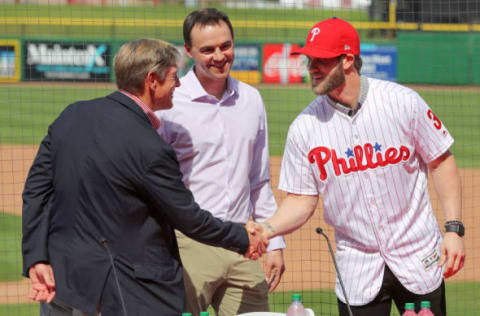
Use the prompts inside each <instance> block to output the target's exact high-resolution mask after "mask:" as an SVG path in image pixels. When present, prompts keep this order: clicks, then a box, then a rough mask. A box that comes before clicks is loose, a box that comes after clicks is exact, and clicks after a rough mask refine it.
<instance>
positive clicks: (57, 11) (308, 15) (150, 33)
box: [0, 4, 380, 42]
mask: <svg viewBox="0 0 480 316" xmlns="http://www.w3.org/2000/svg"><path fill="white" fill-rule="evenodd" d="M193 10H194V9H193V8H185V7H184V6H180V5H179V6H171V5H170V6H168V5H166V6H156V7H121V6H105V7H100V6H67V5H48V6H47V5H33V4H32V5H27V4H16V5H11V4H3V5H0V19H1V18H2V17H18V18H23V17H34V18H36V17H48V18H57V17H62V18H72V19H79V18H80V19H87V20H88V19H115V20H120V19H133V20H135V23H134V24H133V25H128V26H111V25H99V26H69V25H66V26H59V25H53V24H52V25H35V24H31V25H9V24H6V25H2V27H1V28H0V37H5V36H6V37H8V38H12V37H13V38H15V37H36V38H45V37H47V38H71V39H85V38H89V39H132V38H138V37H155V38H162V39H165V40H170V41H182V38H183V37H182V28H181V25H182V23H183V20H184V19H185V17H186V16H187V14H188V13H190V12H191V11H193ZM221 10H223V11H225V12H226V13H227V14H228V15H229V17H230V19H231V20H232V23H233V24H234V27H235V36H236V39H237V40H239V41H250V42H251V41H264V40H268V41H281V42H284V41H293V42H303V41H304V38H305V34H306V31H307V30H308V29H309V27H310V26H308V27H293V28H292V27H284V26H279V27H273V28H264V27H260V26H258V27H256V26H255V23H256V22H257V21H294V22H298V21H302V22H304V21H307V22H311V25H313V24H314V23H315V22H317V21H320V20H322V19H324V18H328V17H332V16H338V17H341V18H344V19H347V20H350V21H366V20H367V19H368V15H367V11H366V10H363V11H362V10H320V9H288V10H287V9H283V10H282V9H228V8H221ZM162 20H168V21H170V25H167V26H165V25H162V26H154V27H152V26H151V25H149V24H148V22H149V21H162ZM239 21H249V22H251V24H250V25H249V26H248V27H245V26H244V25H243V24H238V25H237V22H239ZM309 25H310V24H309ZM361 33H362V34H361V35H363V34H367V33H366V32H363V31H362V32H361ZM379 40H380V39H379Z"/></svg>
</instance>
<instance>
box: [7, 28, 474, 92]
mask: <svg viewBox="0 0 480 316" xmlns="http://www.w3.org/2000/svg"><path fill="white" fill-rule="evenodd" d="M122 43H123V41H122V40H98V39H95V40H93V39H92V40H90V39H84V40H78V39H77V40H69V39H67V40H51V39H37V38H32V39H29V38H24V39H8V40H7V39H4V40H2V39H0V82H18V81H93V82H113V81H114V79H115V78H114V74H113V67H112V65H113V56H114V55H115V53H116V52H117V50H118V48H119V47H120V45H121V44H122ZM174 44H175V45H176V46H177V48H179V50H180V51H181V53H182V54H181V55H182V58H181V68H182V69H181V71H180V75H182V74H183V73H185V72H186V71H187V70H188V69H189V67H190V66H191V64H192V63H191V60H189V58H188V57H187V56H186V54H185V52H184V50H183V46H182V44H181V43H174ZM300 45H302V44H301V43H246V42H236V46H235V55H236V59H235V63H234V65H233V68H232V75H233V76H234V77H236V78H238V79H240V80H242V81H245V82H248V83H250V84H259V83H279V84H294V83H305V82H308V80H309V78H308V72H307V71H306V67H305V65H306V58H305V57H303V56H290V52H291V50H292V49H294V48H298V47H299V46H300ZM360 50H361V56H362V58H363V60H364V66H363V68H362V73H363V74H365V75H367V76H370V77H375V78H379V79H386V80H392V81H398V82H400V83H408V84H435V85H479V84H480V60H479V59H478V58H475V56H474V54H475V53H476V52H478V51H480V34H479V33H475V32H472V33H428V32H409V31H408V32H407V31H400V32H399V33H398V34H397V38H396V40H395V41H394V42H392V43H389V44H385V43H381V44H376V43H362V45H361V49H360Z"/></svg>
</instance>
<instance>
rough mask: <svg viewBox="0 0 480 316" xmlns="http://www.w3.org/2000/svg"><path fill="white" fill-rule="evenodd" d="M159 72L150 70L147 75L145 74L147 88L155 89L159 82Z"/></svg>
mask: <svg viewBox="0 0 480 316" xmlns="http://www.w3.org/2000/svg"><path fill="white" fill-rule="evenodd" d="M157 77H158V76H157V74H156V73H154V72H153V71H149V72H148V73H147V75H146V76H145V82H144V84H145V89H148V90H154V89H155V87H156V85H157V84H158V83H157Z"/></svg>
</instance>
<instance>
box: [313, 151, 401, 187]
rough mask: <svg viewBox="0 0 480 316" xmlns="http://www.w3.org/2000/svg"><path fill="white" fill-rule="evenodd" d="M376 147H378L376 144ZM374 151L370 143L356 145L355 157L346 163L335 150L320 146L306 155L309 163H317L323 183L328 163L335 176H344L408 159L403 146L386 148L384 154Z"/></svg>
mask: <svg viewBox="0 0 480 316" xmlns="http://www.w3.org/2000/svg"><path fill="white" fill-rule="evenodd" d="M376 146H378V144H377V145H376ZM374 151H377V150H376V148H375V150H374V146H373V145H372V144H370V143H366V144H365V145H363V147H362V146H360V145H357V146H355V147H353V154H354V156H355V157H350V158H348V163H347V161H346V160H345V159H344V158H338V156H337V152H336V151H335V149H329V148H327V147H323V146H320V147H315V148H314V149H312V150H311V151H310V152H309V153H308V160H309V161H310V163H314V162H316V163H317V166H318V169H319V170H320V179H321V180H322V181H323V180H325V179H326V178H327V177H328V175H327V170H326V169H325V166H326V164H327V163H328V162H329V161H331V163H332V164H333V170H335V175H336V176H339V175H340V174H342V172H343V173H344V174H349V173H350V172H357V171H363V170H366V169H375V168H377V167H384V166H386V165H394V164H397V163H399V162H400V161H402V160H407V159H408V158H409V157H410V150H409V149H408V148H407V147H405V146H400V148H399V149H397V148H395V147H390V148H387V150H385V154H382V152H381V151H377V152H376V153H375V152H374ZM349 156H353V155H349ZM364 157H365V160H364ZM340 167H341V170H340Z"/></svg>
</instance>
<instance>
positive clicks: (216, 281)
mask: <svg viewBox="0 0 480 316" xmlns="http://www.w3.org/2000/svg"><path fill="white" fill-rule="evenodd" d="M177 240H178V247H179V249H180V256H181V258H182V263H183V267H184V273H183V276H184V283H185V291H186V300H187V311H188V312H190V313H192V315H193V316H198V315H199V314H200V312H201V311H206V310H207V308H208V306H209V305H212V306H213V308H214V309H215V311H216V313H217V315H218V316H232V315H237V314H240V313H248V312H259V311H268V310H269V307H268V286H267V283H266V281H265V274H264V272H263V269H262V267H261V265H260V262H259V261H252V260H249V259H246V258H244V257H242V256H241V255H239V254H237V253H234V252H232V251H229V250H226V249H223V248H219V247H212V246H208V245H205V244H202V243H199V242H196V241H194V240H192V239H190V238H188V237H186V236H185V235H183V234H182V233H180V232H178V231H177Z"/></svg>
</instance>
